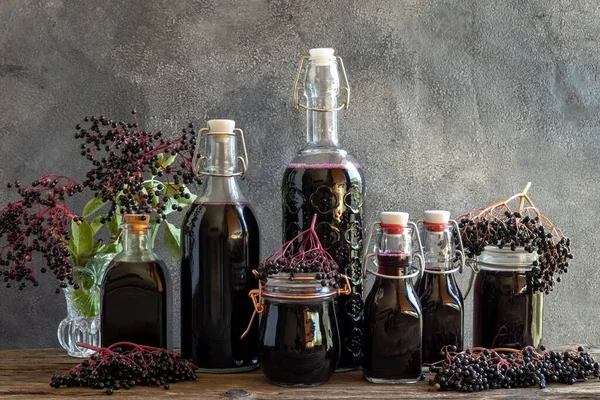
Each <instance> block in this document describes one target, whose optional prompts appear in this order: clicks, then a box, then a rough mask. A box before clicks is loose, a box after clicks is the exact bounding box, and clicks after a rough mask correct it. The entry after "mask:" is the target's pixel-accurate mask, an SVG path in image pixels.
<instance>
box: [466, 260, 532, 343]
mask: <svg viewBox="0 0 600 400" xmlns="http://www.w3.org/2000/svg"><path fill="white" fill-rule="evenodd" d="M534 296H537V294H536V295H534V294H533V293H532V291H531V289H530V288H529V287H528V286H527V279H526V276H525V273H524V272H511V271H490V270H485V269H482V270H481V271H480V272H479V274H477V279H476V280H475V286H474V289H473V302H474V303H473V345H474V346H479V347H487V348H494V347H510V348H514V349H522V348H523V347H525V346H538V345H539V343H534V331H537V330H538V329H539V327H538V326H537V323H538V322H537V321H536V319H535V316H536V310H535V307H534ZM540 320H541V318H540ZM538 340H539V338H538Z"/></svg>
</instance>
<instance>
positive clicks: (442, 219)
mask: <svg viewBox="0 0 600 400" xmlns="http://www.w3.org/2000/svg"><path fill="white" fill-rule="evenodd" d="M449 221H450V211H444V210H427V211H425V222H428V223H431V224H447V223H448V222H449Z"/></svg>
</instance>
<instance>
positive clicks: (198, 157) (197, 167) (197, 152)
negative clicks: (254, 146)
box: [192, 128, 248, 179]
mask: <svg viewBox="0 0 600 400" xmlns="http://www.w3.org/2000/svg"><path fill="white" fill-rule="evenodd" d="M236 132H237V133H238V135H239V138H240V141H241V142H242V151H243V152H244V156H243V157H242V156H237V160H238V161H239V163H240V164H241V170H240V171H237V172H232V173H225V174H221V173H217V172H207V171H205V170H204V165H203V162H204V161H205V160H206V158H207V157H206V155H202V151H201V144H200V143H201V142H202V138H204V149H206V148H208V137H209V136H211V135H220V136H234V137H235V136H238V135H236ZM247 170H248V151H247V150H246V141H245V140H244V132H243V131H242V130H241V129H240V128H234V129H233V132H214V131H210V129H209V128H202V129H200V130H199V131H198V138H197V139H196V147H195V148H194V156H193V157H192V171H193V172H194V174H196V176H220V177H231V176H239V177H241V178H242V179H244V178H245V176H246V171H247Z"/></svg>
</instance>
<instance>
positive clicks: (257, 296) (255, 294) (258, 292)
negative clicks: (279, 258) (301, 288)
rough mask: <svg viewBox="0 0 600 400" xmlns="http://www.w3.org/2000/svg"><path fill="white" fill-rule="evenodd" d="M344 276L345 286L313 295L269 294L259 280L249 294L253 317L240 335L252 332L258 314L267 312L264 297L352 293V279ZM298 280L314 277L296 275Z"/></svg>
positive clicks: (304, 298)
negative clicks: (256, 287)
mask: <svg viewBox="0 0 600 400" xmlns="http://www.w3.org/2000/svg"><path fill="white" fill-rule="evenodd" d="M252 273H253V274H254V275H257V274H258V272H257V271H256V270H253V271H252ZM341 276H342V278H344V287H343V288H339V289H336V290H335V291H333V292H329V293H323V294H311V295H283V294H268V293H263V288H262V283H261V282H260V281H259V282H258V289H252V290H251V291H250V292H249V293H248V296H249V297H250V298H251V299H252V304H253V305H254V312H253V313H252V317H251V318H250V322H249V323H248V328H247V329H246V330H245V331H244V333H242V336H240V339H243V338H244V337H246V335H247V334H248V333H249V332H250V329H251V328H252V323H253V322H254V319H255V318H256V314H262V313H263V312H265V305H264V303H263V297H272V298H276V299H290V300H309V299H323V298H328V297H335V296H340V295H346V296H347V295H349V294H352V287H351V286H350V280H349V279H348V276H346V275H344V274H342V275H341ZM295 279H296V280H303V281H309V280H311V281H312V280H314V279H315V278H314V277H308V276H307V277H296V278H295Z"/></svg>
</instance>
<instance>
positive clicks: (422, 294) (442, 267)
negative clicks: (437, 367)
mask: <svg viewBox="0 0 600 400" xmlns="http://www.w3.org/2000/svg"><path fill="white" fill-rule="evenodd" d="M457 228H458V227H456V229H457ZM454 229H455V226H454V225H453V223H451V222H450V212H448V211H442V210H430V211H425V220H424V222H423V225H422V227H421V239H422V241H423V255H424V257H425V273H424V274H423V276H422V277H421V279H420V280H419V282H418V283H417V293H418V294H419V299H420V301H421V307H422V309H423V362H424V363H426V364H430V363H434V362H436V361H439V360H441V359H442V358H443V357H442V356H441V355H440V352H441V350H442V348H443V347H444V346H456V348H457V350H458V351H462V348H463V340H464V339H463V336H464V305H463V296H462V294H461V291H460V289H459V287H458V285H457V283H456V280H455V279H454V273H455V272H457V271H458V270H459V269H460V267H458V268H454V260H455V258H456V255H457V252H456V249H455V245H454V236H453V231H454ZM461 259H462V257H461Z"/></svg>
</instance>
